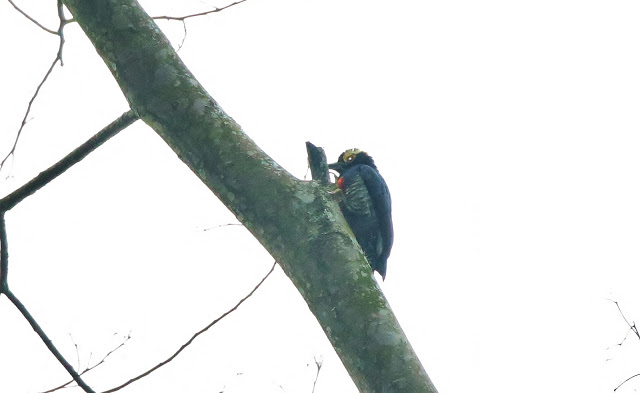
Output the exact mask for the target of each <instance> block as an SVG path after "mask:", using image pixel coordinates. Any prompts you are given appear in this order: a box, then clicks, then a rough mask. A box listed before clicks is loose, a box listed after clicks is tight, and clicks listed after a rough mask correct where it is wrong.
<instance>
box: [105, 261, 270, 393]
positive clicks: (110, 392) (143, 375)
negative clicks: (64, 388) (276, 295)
mask: <svg viewBox="0 0 640 393" xmlns="http://www.w3.org/2000/svg"><path fill="white" fill-rule="evenodd" d="M275 267H276V262H274V263H273V266H271V270H269V272H268V273H267V275H266V276H264V277H263V278H262V280H260V282H259V283H258V285H256V286H255V287H254V288H253V289H252V290H251V292H249V294H248V295H247V296H245V297H243V298H242V299H241V300H240V301H239V302H238V303H236V305H235V306H233V307H232V308H231V309H229V310H228V311H227V312H225V313H224V314H222V315H221V316H219V317H218V318H216V319H215V320H214V321H213V322H211V323H210V324H208V325H207V326H206V327H205V328H204V329H202V330H200V331H199V332H197V333H196V334H194V335H193V336H192V337H191V338H190V339H189V341H187V342H186V343H184V344H183V345H182V346H181V347H180V348H179V349H178V350H177V351H176V352H175V353H174V354H173V355H171V356H170V357H169V358H167V359H166V360H164V361H162V362H160V363H158V364H157V365H155V366H154V367H152V368H150V369H149V370H148V371H145V372H144V373H142V374H140V375H138V376H137V377H134V378H131V379H130V380H128V381H127V382H125V383H123V384H122V385H120V386H117V387H115V388H113V389H109V390H105V391H104V392H102V393H112V392H115V391H117V390H120V389H122V388H124V387H125V386H128V385H130V384H132V383H133V382H135V381H137V380H139V379H142V378H144V377H146V376H147V375H149V374H151V373H152V372H154V371H156V370H157V369H159V368H160V367H162V366H164V365H165V364H167V363H169V362H171V361H172V360H173V359H174V358H175V357H176V356H178V355H179V354H180V352H182V351H183V350H184V349H185V348H187V347H188V346H189V345H191V343H192V342H193V340H195V339H196V337H198V336H199V335H201V334H202V333H204V332H206V331H207V330H209V328H210V327H212V326H213V325H215V324H216V323H218V322H220V320H222V319H223V318H224V317H226V316H227V315H229V314H231V313H232V312H234V311H235V310H237V309H238V307H240V305H241V304H242V303H244V302H245V300H247V299H249V298H250V297H251V295H253V294H254V292H255V291H257V290H258V288H260V286H261V285H262V283H264V282H265V280H266V279H267V277H269V275H270V274H271V273H272V272H273V269H275Z"/></svg>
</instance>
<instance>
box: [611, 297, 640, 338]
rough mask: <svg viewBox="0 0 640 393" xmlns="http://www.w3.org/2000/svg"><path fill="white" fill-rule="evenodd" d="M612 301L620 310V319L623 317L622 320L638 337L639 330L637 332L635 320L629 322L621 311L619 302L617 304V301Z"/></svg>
mask: <svg viewBox="0 0 640 393" xmlns="http://www.w3.org/2000/svg"><path fill="white" fill-rule="evenodd" d="M612 302H614V303H615V304H616V307H618V311H619V312H620V315H621V316H622V319H624V321H625V322H626V323H627V326H629V329H630V330H631V331H632V332H633V333H634V334H635V335H636V336H637V337H638V339H640V332H638V328H637V327H636V323H635V322H634V323H630V322H629V321H628V320H627V317H625V316H624V313H623V312H622V309H621V308H620V304H618V302H617V301H615V300H612ZM623 341H624V340H623Z"/></svg>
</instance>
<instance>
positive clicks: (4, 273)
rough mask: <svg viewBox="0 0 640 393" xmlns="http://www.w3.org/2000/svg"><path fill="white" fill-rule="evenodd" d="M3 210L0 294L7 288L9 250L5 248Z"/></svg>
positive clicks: (1, 217) (1, 218)
mask: <svg viewBox="0 0 640 393" xmlns="http://www.w3.org/2000/svg"><path fill="white" fill-rule="evenodd" d="M4 213H5V212H4V211H0V295H2V294H3V293H5V292H7V291H8V290H9V284H8V281H7V279H8V275H9V250H8V249H7V244H8V241H7V225H6V223H5V220H4Z"/></svg>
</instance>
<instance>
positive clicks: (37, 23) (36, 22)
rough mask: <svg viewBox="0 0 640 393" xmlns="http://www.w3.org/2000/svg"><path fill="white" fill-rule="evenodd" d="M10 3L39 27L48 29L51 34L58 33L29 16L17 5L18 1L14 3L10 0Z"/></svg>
mask: <svg viewBox="0 0 640 393" xmlns="http://www.w3.org/2000/svg"><path fill="white" fill-rule="evenodd" d="M8 1H9V4H11V5H12V6H13V8H15V9H16V11H18V12H19V13H21V14H22V15H23V16H24V17H25V18H27V19H29V20H30V21H31V22H33V23H34V24H35V25H36V26H38V27H39V28H41V29H42V30H44V31H46V32H47V33H50V34H55V35H58V33H57V32H55V31H53V30H51V29H47V28H46V27H44V26H43V25H41V24H40V22H38V21H37V20H35V19H33V18H32V17H31V16H29V14H27V13H26V12H24V11H22V10H21V9H20V8H19V7H18V6H17V5H16V3H14V2H13V1H11V0H8Z"/></svg>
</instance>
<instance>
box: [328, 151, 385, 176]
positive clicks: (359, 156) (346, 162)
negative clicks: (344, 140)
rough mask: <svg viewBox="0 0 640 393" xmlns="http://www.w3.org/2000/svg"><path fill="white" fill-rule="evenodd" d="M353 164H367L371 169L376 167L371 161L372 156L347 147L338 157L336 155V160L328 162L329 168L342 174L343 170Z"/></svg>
mask: <svg viewBox="0 0 640 393" xmlns="http://www.w3.org/2000/svg"><path fill="white" fill-rule="evenodd" d="M354 165H368V166H370V167H372V168H373V169H378V168H376V164H375V163H374V162H373V158H371V156H370V155H368V154H367V153H366V152H364V151H362V150H359V149H349V150H347V151H345V152H344V153H342V154H340V157H338V162H334V163H333V164H329V169H333V170H334V171H336V172H338V173H339V174H340V175H342V173H343V172H344V171H346V170H347V169H349V168H351V167H352V166H354Z"/></svg>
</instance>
